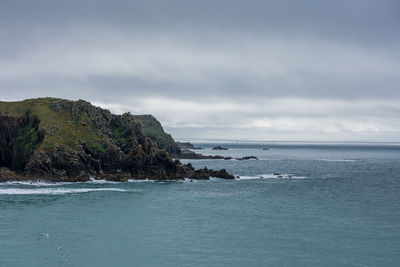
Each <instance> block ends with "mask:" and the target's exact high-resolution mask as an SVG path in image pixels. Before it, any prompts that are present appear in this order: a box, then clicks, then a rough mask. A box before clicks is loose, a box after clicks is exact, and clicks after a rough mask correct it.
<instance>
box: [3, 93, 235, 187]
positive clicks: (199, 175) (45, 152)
mask: <svg viewBox="0 0 400 267" xmlns="http://www.w3.org/2000/svg"><path fill="white" fill-rule="evenodd" d="M145 116H146V117H138V116H133V115H131V114H129V113H125V114H123V115H115V114H112V113H111V112H109V111H108V110H104V109H101V108H99V107H95V106H93V105H91V104H90V103H89V102H86V101H83V100H79V101H69V100H63V99H56V98H39V99H30V100H25V101H21V102H0V145H1V146H0V181H1V180H2V181H4V180H10V179H16V180H19V179H35V178H38V179H45V180H49V181H87V180H89V177H90V176H92V177H95V178H96V179H106V180H115V181H126V180H127V179H130V178H133V179H145V178H146V179H183V178H185V177H189V178H193V179H208V178H209V177H210V176H215V177H221V178H230V179H232V178H233V176H231V175H230V174H228V173H227V172H226V171H224V170H221V171H214V170H208V169H202V170H194V169H193V167H192V166H191V165H190V164H188V165H183V164H181V163H180V162H179V160H173V159H171V157H170V156H169V153H168V152H167V151H166V150H161V149H159V147H158V146H157V145H158V142H157V141H154V140H157V139H156V138H155V137H156V136H151V138H150V137H149V136H147V135H146V133H145V132H144V131H143V128H142V125H146V123H148V122H149V121H152V123H155V124H157V123H158V121H157V120H155V119H154V120H155V121H154V120H152V119H151V117H149V116H150V115H145ZM143 118H144V119H145V120H144V119H143ZM143 121H146V122H145V123H144V122H143ZM156 122H157V123H156ZM158 124H159V123H158ZM156 126H157V127H158V126H159V127H161V125H160V124H159V125H156ZM161 129H162V127H161ZM162 132H163V131H162ZM148 134H149V133H148ZM149 135H150V134H149ZM169 137H170V136H169ZM170 138H171V139H172V137H170ZM161 143H162V142H161ZM168 143H170V144H171V143H173V144H175V142H174V141H173V139H172V142H171V140H169V141H168ZM164 148H166V149H169V150H170V151H171V152H175V151H176V150H175V149H179V148H174V147H173V146H170V147H164Z"/></svg>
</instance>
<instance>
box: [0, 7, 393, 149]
mask: <svg viewBox="0 0 400 267" xmlns="http://www.w3.org/2000/svg"><path fill="white" fill-rule="evenodd" d="M2 5H3V7H4V8H2V9H1V11H0V25H3V27H1V28H0V97H1V99H2V100H20V99H24V98H30V97H39V96H56V97H64V98H70V99H79V98H83V99H88V100H89V101H92V102H93V103H95V104H97V105H100V106H102V107H105V108H109V109H111V110H112V111H114V112H119V113H120V112H126V111H130V112H132V113H152V114H153V115H155V116H156V117H157V118H159V119H160V120H161V122H162V123H163V124H164V125H165V126H166V128H167V129H168V130H169V131H170V132H172V134H173V135H174V136H176V137H177V138H178V139H207V138H208V139H224V138H229V139H291V140H307V139H308V140H311V139H317V140H380V141H400V138H398V137H397V136H398V133H399V132H400V123H399V117H400V115H399V114H400V112H399V111H400V101H399V100H400V88H399V85H400V51H399V50H398V47H399V44H400V42H399V40H400V36H399V31H398V27H399V26H400V18H399V17H400V16H398V14H396V10H399V7H400V5H399V4H398V2H397V1H351V3H348V1H335V2H334V3H333V2H330V1H301V2H298V1H251V2H248V1H224V0H221V1H201V2H200V1H161V0H158V1H154V0H152V1H111V0H110V1H63V2H58V1H35V2H32V1H18V2H17V1H10V2H8V1H4V3H3V4H2ZM396 8H397V9H396Z"/></svg>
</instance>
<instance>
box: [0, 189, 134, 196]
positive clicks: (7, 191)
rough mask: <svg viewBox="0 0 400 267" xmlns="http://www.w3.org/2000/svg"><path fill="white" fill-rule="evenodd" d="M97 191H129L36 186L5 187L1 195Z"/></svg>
mask: <svg viewBox="0 0 400 267" xmlns="http://www.w3.org/2000/svg"><path fill="white" fill-rule="evenodd" d="M97 191H113V192H128V190H125V189H120V188H34V189H25V188H5V189H0V195H64V194H79V193H88V192H97ZM129 191H132V190H129ZM135 191H139V190H135Z"/></svg>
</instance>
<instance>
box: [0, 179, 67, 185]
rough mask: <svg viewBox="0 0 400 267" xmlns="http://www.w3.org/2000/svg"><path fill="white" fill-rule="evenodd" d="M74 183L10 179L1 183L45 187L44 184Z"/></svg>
mask: <svg viewBox="0 0 400 267" xmlns="http://www.w3.org/2000/svg"><path fill="white" fill-rule="evenodd" d="M69 184H72V183H70V182H57V183H52V182H46V181H37V180H36V181H34V180H32V181H8V182H4V183H0V186H1V185H29V186H37V187H43V186H62V185H69Z"/></svg>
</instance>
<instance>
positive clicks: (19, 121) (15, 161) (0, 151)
mask: <svg viewBox="0 0 400 267" xmlns="http://www.w3.org/2000/svg"><path fill="white" fill-rule="evenodd" d="M43 137H44V135H43V132H41V131H39V120H38V118H37V117H35V116H31V115H30V114H29V113H26V114H24V115H20V116H9V115H1V114H0V167H8V168H10V169H11V170H14V171H22V170H23V169H24V168H25V165H26V163H27V162H28V160H29V158H30V157H31V155H32V153H33V152H34V150H35V149H36V148H38V146H40V144H41V142H42V141H43Z"/></svg>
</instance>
